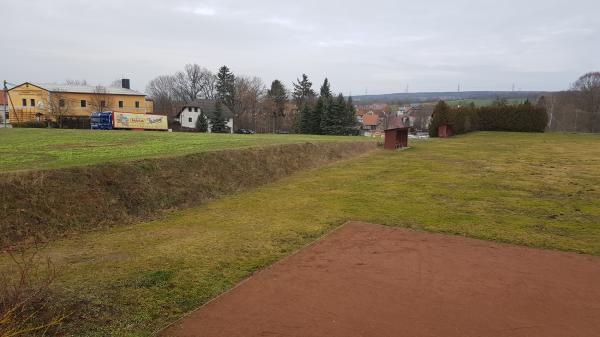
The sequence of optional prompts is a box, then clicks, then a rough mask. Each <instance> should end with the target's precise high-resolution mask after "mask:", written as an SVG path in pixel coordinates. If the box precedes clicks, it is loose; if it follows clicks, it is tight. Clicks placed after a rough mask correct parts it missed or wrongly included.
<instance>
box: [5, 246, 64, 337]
mask: <svg viewBox="0 0 600 337" xmlns="http://www.w3.org/2000/svg"><path fill="white" fill-rule="evenodd" d="M39 251H40V249H39V246H37V245H32V246H31V247H29V248H28V249H26V250H20V251H10V250H6V251H4V252H2V255H4V256H1V257H0V261H2V262H3V263H5V264H4V265H2V267H3V268H2V273H1V274H0V337H13V336H53V335H56V334H57V332H58V329H59V328H60V326H61V323H62V321H63V320H64V318H65V317H66V316H64V315H52V314H50V312H52V310H48V309H49V306H50V305H51V300H50V285H51V284H52V282H53V281H54V279H55V277H56V270H55V268H54V266H53V264H52V261H51V260H50V259H49V258H45V259H42V258H41V257H40V256H39V254H38V253H39Z"/></svg>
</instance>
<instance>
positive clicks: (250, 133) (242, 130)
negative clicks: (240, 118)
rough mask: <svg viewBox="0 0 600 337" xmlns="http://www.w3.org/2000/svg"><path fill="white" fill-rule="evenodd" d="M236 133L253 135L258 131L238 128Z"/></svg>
mask: <svg viewBox="0 0 600 337" xmlns="http://www.w3.org/2000/svg"><path fill="white" fill-rule="evenodd" d="M235 133H239V134H241V135H253V134H255V133H256V132H255V131H254V130H249V129H238V130H237V131H236V132H235Z"/></svg>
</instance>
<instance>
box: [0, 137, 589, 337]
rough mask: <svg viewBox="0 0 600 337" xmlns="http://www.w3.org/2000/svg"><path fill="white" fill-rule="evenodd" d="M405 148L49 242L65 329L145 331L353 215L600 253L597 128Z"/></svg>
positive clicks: (111, 333) (85, 332) (94, 333)
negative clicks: (157, 217) (65, 316)
mask: <svg viewBox="0 0 600 337" xmlns="http://www.w3.org/2000/svg"><path fill="white" fill-rule="evenodd" d="M411 145H412V148H411V149H409V150H405V151H399V152H388V151H384V150H377V151H375V152H373V153H370V154H367V155H364V156H362V157H359V158H355V159H352V160H347V161H344V162H339V163H337V164H334V165H331V166H328V167H324V168H321V169H317V170H311V171H305V172H301V173H298V174H295V175H293V176H291V177H288V178H285V179H283V180H280V181H278V182H275V183H273V184H270V185H267V186H263V187H261V188H258V189H255V190H252V191H248V192H244V193H240V194H237V195H235V196H231V197H227V198H224V199H221V200H218V201H214V202H211V203H207V204H204V205H202V206H199V207H196V208H193V209H188V210H185V211H177V212H173V213H170V214H167V215H165V216H164V217H163V218H161V219H160V220H156V221H152V222H146V223H140V224H138V225H133V226H127V227H120V228H113V229H110V230H105V231H102V232H95V233H88V234H83V235H80V236H77V237H73V238H70V239H63V240H61V241H56V242H53V243H51V244H50V245H49V246H48V247H47V248H46V249H45V250H44V254H46V255H49V256H51V257H52V259H53V261H54V263H55V264H56V266H57V267H58V270H59V279H58V280H57V282H56V283H55V284H54V289H55V290H56V294H55V296H56V301H55V303H56V305H57V306H70V307H71V310H73V314H72V315H71V316H70V320H69V322H68V323H67V324H66V325H65V326H64V329H65V330H66V331H67V332H69V333H71V334H73V335H78V336H79V335H82V336H146V335H149V334H151V333H152V332H153V331H155V330H157V329H159V328H160V327H162V326H164V325H165V324H167V323H169V322H172V321H173V320H175V319H177V318H178V317H180V316H181V315H182V314H184V313H186V312H188V311H189V310H192V309H194V308H196V307H197V306H198V305H200V304H202V303H205V302H206V301H208V300H210V299H211V298H213V297H214V296H216V295H218V294H220V293H222V292H223V291H225V290H226V289H228V288H230V287H232V286H233V285H234V284H236V283H237V282H239V281H240V280H242V279H243V278H245V277H247V276H249V275H251V273H252V272H253V271H255V270H257V269H259V268H263V267H265V266H268V265H270V264H271V263H273V262H274V261H276V260H278V259H280V258H282V257H284V256H286V255H289V254H291V253H292V252H293V251H295V250H297V249H299V248H301V247H303V246H305V245H306V244H308V243H310V242H312V241H314V240H316V239H317V238H319V237H321V236H322V235H323V234H325V233H327V232H329V231H331V230H332V229H333V228H335V227H337V226H340V225H341V224H343V223H344V222H345V221H347V220H351V219H352V220H362V221H367V222H373V223H381V224H386V225H390V226H400V227H408V228H414V229H416V230H425V231H432V232H442V233H451V234H456V235H465V236H469V237H474V238H480V239H485V240H496V241H501V242H509V243H515V244H520V245H528V246H533V247H539V248H548V249H558V250H565V251H574V252H581V253H586V254H593V255H600V135H574V134H517V133H474V134H469V135H464V136H460V137H455V138H452V139H446V140H441V139H434V140H429V141H420V142H412V143H411ZM5 262H6V261H5ZM73 308H74V309H73Z"/></svg>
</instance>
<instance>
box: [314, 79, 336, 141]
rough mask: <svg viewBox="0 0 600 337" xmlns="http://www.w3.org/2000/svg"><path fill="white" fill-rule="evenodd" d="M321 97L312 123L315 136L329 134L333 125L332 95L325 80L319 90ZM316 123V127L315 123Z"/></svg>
mask: <svg viewBox="0 0 600 337" xmlns="http://www.w3.org/2000/svg"><path fill="white" fill-rule="evenodd" d="M320 93H321V95H320V96H319V99H318V101H317V105H316V107H315V113H314V115H313V121H314V123H315V129H316V130H315V131H316V132H314V133H317V134H330V133H331V130H332V129H333V126H334V123H335V116H332V105H333V104H332V103H333V100H332V95H331V86H330V84H329V80H328V79H327V78H325V81H323V85H322V86H321V90H320ZM317 122H318V126H317V124H316V123H317Z"/></svg>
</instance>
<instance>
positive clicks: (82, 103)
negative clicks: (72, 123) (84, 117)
mask: <svg viewBox="0 0 600 337" xmlns="http://www.w3.org/2000/svg"><path fill="white" fill-rule="evenodd" d="M86 106H87V102H86V101H85V99H82V100H81V107H82V108H85V107H86Z"/></svg>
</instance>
